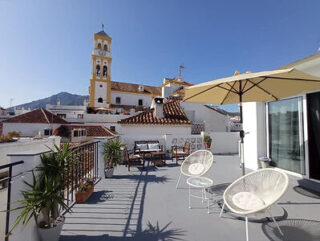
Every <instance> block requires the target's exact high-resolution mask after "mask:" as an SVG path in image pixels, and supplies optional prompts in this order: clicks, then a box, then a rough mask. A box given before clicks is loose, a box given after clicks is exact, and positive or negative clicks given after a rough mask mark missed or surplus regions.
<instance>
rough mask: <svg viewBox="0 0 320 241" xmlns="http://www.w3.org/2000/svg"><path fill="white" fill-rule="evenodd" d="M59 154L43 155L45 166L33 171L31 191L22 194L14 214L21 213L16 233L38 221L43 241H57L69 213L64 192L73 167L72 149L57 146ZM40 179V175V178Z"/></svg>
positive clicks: (29, 184)
mask: <svg viewBox="0 0 320 241" xmlns="http://www.w3.org/2000/svg"><path fill="white" fill-rule="evenodd" d="M55 151H56V152H50V153H48V154H42V155H41V157H40V159H41V165H40V166H38V167H36V168H35V171H32V176H33V180H32V182H31V183H29V182H26V181H25V184H26V185H27V187H29V188H28V190H24V191H22V197H23V198H22V199H20V200H18V201H17V203H18V204H19V206H18V207H17V208H15V209H13V210H21V212H20V214H19V216H18V217H17V219H16V222H15V224H14V225H13V227H12V228H11V230H10V232H9V234H10V233H11V232H12V230H13V229H14V228H15V227H16V226H17V225H18V224H19V223H20V222H21V221H22V223H23V224H27V223H28V222H29V221H30V219H31V218H34V220H35V222H36V224H37V226H38V232H39V236H40V239H41V240H42V241H57V240H58V239H59V236H60V232H61V229H62V226H63V223H64V217H63V215H62V213H63V212H64V211H69V209H68V206H67V205H66V204H65V198H64V190H65V187H66V182H67V180H66V178H64V177H65V176H66V174H67V171H68V168H67V167H68V166H70V165H72V162H73V159H72V155H73V152H72V151H70V150H69V145H68V144H67V145H65V146H64V148H63V149H62V150H60V148H59V147H58V146H55ZM35 173H36V174H37V175H36V174H35Z"/></svg>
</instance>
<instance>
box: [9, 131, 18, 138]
mask: <svg viewBox="0 0 320 241" xmlns="http://www.w3.org/2000/svg"><path fill="white" fill-rule="evenodd" d="M7 136H8V137H9V138H11V139H12V138H15V137H16V138H20V137H21V133H20V132H17V131H11V132H8V134H7Z"/></svg>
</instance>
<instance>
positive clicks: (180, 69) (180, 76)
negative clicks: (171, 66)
mask: <svg viewBox="0 0 320 241" xmlns="http://www.w3.org/2000/svg"><path fill="white" fill-rule="evenodd" d="M185 68H186V67H184V66H183V64H182V65H179V70H178V76H179V79H181V80H182V79H183V76H182V70H183V69H185Z"/></svg>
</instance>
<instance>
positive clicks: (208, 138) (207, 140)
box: [203, 135, 212, 149]
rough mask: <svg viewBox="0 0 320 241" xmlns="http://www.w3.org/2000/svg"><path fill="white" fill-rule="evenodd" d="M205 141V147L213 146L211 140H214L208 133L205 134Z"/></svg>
mask: <svg viewBox="0 0 320 241" xmlns="http://www.w3.org/2000/svg"><path fill="white" fill-rule="evenodd" d="M203 141H204V145H205V147H206V148H208V149H209V148H210V147H211V141H212V139H211V137H210V136H208V135H204V137H203Z"/></svg>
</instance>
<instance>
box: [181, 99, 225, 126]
mask: <svg viewBox="0 0 320 241" xmlns="http://www.w3.org/2000/svg"><path fill="white" fill-rule="evenodd" d="M181 107H182V108H183V109H184V111H185V113H186V115H187V117H188V118H190V119H191V120H192V119H193V121H194V122H198V123H199V122H204V123H205V131H206V132H211V131H213V132H224V131H228V125H229V118H228V116H227V115H223V114H221V113H219V112H217V111H214V110H212V109H209V108H207V107H205V106H204V105H203V104H201V103H190V102H181Z"/></svg>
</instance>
